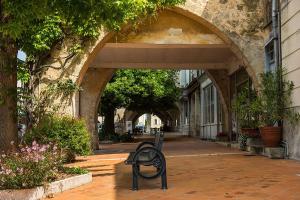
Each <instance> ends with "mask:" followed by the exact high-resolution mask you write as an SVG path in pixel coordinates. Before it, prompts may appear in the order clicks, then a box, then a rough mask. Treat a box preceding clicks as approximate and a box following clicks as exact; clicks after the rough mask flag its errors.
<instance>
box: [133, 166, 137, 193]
mask: <svg viewBox="0 0 300 200" xmlns="http://www.w3.org/2000/svg"><path fill="white" fill-rule="evenodd" d="M132 190H138V174H137V173H135V170H134V165H132Z"/></svg>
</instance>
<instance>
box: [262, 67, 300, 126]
mask: <svg viewBox="0 0 300 200" xmlns="http://www.w3.org/2000/svg"><path fill="white" fill-rule="evenodd" d="M284 71H285V70H284V69H280V70H277V71H276V72H265V73H263V74H261V92H260V95H259V99H260V103H261V125H262V126H274V125H275V124H278V123H280V122H282V121H283V120H284V119H287V120H288V121H289V122H290V123H291V124H296V123H297V122H298V121H299V119H300V115H299V113H297V112H295V111H294V110H293V109H291V108H290V107H291V106H292V103H293V102H292V99H291V94H292V91H293V89H294V84H293V82H291V81H288V80H285V79H283V80H282V75H283V73H284Z"/></svg>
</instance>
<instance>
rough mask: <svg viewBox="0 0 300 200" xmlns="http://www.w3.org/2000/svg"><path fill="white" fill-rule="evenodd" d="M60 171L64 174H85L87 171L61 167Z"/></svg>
mask: <svg viewBox="0 0 300 200" xmlns="http://www.w3.org/2000/svg"><path fill="white" fill-rule="evenodd" d="M62 171H63V172H64V173H66V174H87V173H89V171H88V170H86V169H83V168H80V167H63V168H62Z"/></svg>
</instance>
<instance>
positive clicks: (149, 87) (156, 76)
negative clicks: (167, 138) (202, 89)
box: [100, 69, 179, 134]
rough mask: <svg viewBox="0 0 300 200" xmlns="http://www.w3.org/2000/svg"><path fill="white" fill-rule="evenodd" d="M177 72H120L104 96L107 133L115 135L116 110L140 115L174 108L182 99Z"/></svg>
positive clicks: (110, 83)
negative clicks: (124, 109)
mask: <svg viewBox="0 0 300 200" xmlns="http://www.w3.org/2000/svg"><path fill="white" fill-rule="evenodd" d="M176 78H177V72H176V71H174V70H135V69H134V70H132V69H126V70H119V71H117V72H116V74H115V75H114V77H113V78H112V79H111V81H110V82H109V83H108V84H107V86H106V88H105V90H104V92H103V95H102V97H101V106H100V112H101V114H102V115H103V116H105V120H104V131H105V134H110V133H114V111H115V109H117V108H121V107H125V108H128V109H129V110H133V111H138V112H153V111H155V110H169V109H172V108H174V106H175V102H176V101H177V100H178V97H179V89H178V87H177V86H176Z"/></svg>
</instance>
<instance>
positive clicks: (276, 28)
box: [272, 0, 280, 69]
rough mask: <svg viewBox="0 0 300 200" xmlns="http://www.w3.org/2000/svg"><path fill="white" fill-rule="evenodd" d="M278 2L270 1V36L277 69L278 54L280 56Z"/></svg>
mask: <svg viewBox="0 0 300 200" xmlns="http://www.w3.org/2000/svg"><path fill="white" fill-rule="evenodd" d="M278 13H279V2H278V0H272V36H273V43H274V61H275V67H276V69H278V68H279V67H280V66H279V60H280V59H279V57H280V56H279V54H280V44H279V43H280V40H279V39H280V37H279V33H280V32H279V15H278Z"/></svg>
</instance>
